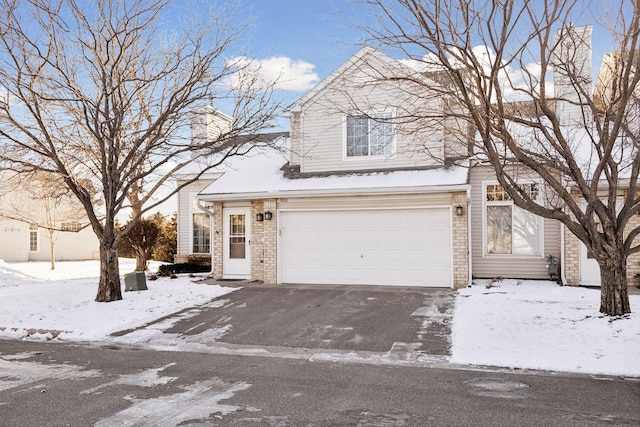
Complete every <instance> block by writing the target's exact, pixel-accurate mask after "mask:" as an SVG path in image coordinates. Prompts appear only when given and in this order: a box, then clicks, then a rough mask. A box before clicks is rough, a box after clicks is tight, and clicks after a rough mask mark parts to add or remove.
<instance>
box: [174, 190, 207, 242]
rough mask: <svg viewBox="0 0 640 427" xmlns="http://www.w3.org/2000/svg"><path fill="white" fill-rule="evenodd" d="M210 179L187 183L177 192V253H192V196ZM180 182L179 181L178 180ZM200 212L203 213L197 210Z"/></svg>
mask: <svg viewBox="0 0 640 427" xmlns="http://www.w3.org/2000/svg"><path fill="white" fill-rule="evenodd" d="M211 182H212V181H210V180H200V181H196V182H194V183H192V184H189V185H187V186H186V187H185V188H183V189H182V190H180V192H179V193H178V254H179V255H188V254H190V253H192V244H193V236H192V231H193V230H192V214H193V213H194V212H195V211H194V210H193V209H192V206H193V205H192V204H193V198H194V197H195V195H197V194H198V193H199V192H200V191H202V190H203V189H204V188H206V187H207V186H208V185H209V184H211ZM178 183H179V184H180V182H178ZM199 212H200V213H204V212H202V211H199Z"/></svg>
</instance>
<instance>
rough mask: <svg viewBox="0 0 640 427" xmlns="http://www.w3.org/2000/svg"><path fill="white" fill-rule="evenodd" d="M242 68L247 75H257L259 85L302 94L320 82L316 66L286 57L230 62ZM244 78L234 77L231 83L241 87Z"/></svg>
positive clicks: (244, 59) (232, 60)
mask: <svg viewBox="0 0 640 427" xmlns="http://www.w3.org/2000/svg"><path fill="white" fill-rule="evenodd" d="M229 62H230V63H233V64H235V65H237V66H239V67H241V68H243V69H244V70H243V71H244V72H245V73H247V75H253V76H254V77H255V76H256V75H257V76H258V80H259V83H260V84H262V85H264V86H269V85H271V84H275V88H276V89H279V90H285V91H293V92H302V91H305V90H308V89H311V88H312V87H313V86H314V85H315V84H316V83H317V82H318V74H317V73H316V72H315V68H316V66H315V65H313V64H311V63H309V62H306V61H303V60H299V59H291V58H288V57H286V56H272V57H270V58H265V59H254V60H251V59H249V58H246V57H236V58H231V59H230V60H229ZM242 80H243V78H242V77H241V76H239V75H238V74H236V75H234V76H233V78H232V79H231V81H230V83H231V84H232V85H233V86H236V87H237V86H238V85H241V82H242Z"/></svg>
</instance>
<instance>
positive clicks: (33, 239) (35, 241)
mask: <svg viewBox="0 0 640 427" xmlns="http://www.w3.org/2000/svg"><path fill="white" fill-rule="evenodd" d="M39 250H40V235H39V233H38V226H37V225H36V224H29V251H30V252H38V251H39Z"/></svg>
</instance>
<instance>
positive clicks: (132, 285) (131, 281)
mask: <svg viewBox="0 0 640 427" xmlns="http://www.w3.org/2000/svg"><path fill="white" fill-rule="evenodd" d="M147 289H148V288H147V278H146V277H145V275H144V271H134V272H133V273H127V274H125V275H124V291H125V292H127V291H146V290H147Z"/></svg>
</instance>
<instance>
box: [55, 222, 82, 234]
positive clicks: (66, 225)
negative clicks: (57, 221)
mask: <svg viewBox="0 0 640 427" xmlns="http://www.w3.org/2000/svg"><path fill="white" fill-rule="evenodd" d="M60 228H61V229H62V231H73V232H78V231H80V230H82V224H80V223H79V222H63V223H62V226H61V227H60Z"/></svg>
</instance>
